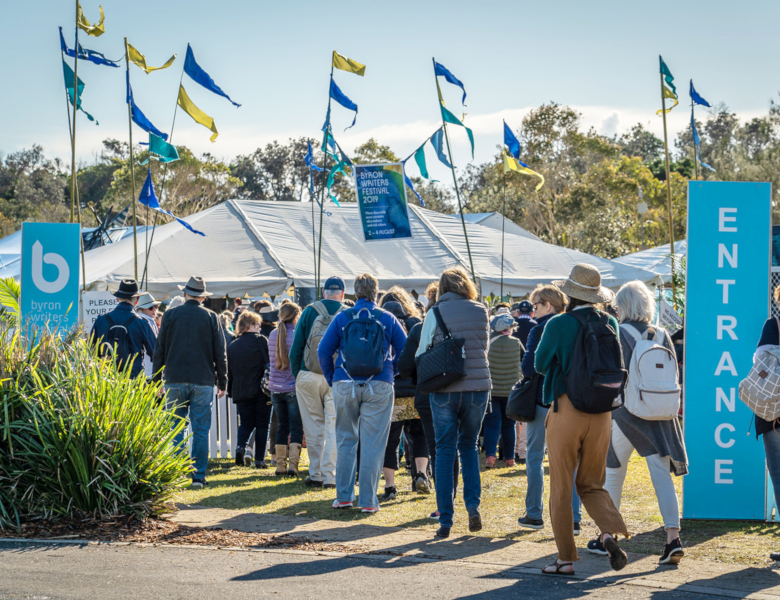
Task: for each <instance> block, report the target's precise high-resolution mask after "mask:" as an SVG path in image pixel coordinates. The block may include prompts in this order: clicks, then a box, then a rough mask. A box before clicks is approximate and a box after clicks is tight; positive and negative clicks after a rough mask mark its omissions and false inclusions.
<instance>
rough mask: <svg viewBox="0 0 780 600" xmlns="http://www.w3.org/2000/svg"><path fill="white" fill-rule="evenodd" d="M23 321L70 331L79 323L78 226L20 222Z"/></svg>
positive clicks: (34, 325) (35, 325) (28, 323)
mask: <svg viewBox="0 0 780 600" xmlns="http://www.w3.org/2000/svg"><path fill="white" fill-rule="evenodd" d="M21 283H22V298H21V309H22V322H23V323H24V324H25V325H26V326H33V327H41V326H46V327H49V328H51V329H63V330H69V329H71V328H73V327H74V326H75V325H77V324H78V297H79V225H77V224H71V223H24V224H23V225H22V282H21Z"/></svg>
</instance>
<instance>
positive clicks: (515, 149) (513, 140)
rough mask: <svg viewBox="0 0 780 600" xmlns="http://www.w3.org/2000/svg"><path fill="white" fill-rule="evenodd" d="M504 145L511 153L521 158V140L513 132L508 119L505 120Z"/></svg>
mask: <svg viewBox="0 0 780 600" xmlns="http://www.w3.org/2000/svg"><path fill="white" fill-rule="evenodd" d="M504 145H505V146H506V147H507V148H508V149H509V154H511V155H512V156H514V157H515V158H516V159H518V160H520V140H518V139H517V137H516V136H515V134H514V133H512V129H511V128H510V127H509V125H507V124H506V121H504Z"/></svg>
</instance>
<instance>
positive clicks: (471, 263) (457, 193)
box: [431, 58, 477, 284]
mask: <svg viewBox="0 0 780 600" xmlns="http://www.w3.org/2000/svg"><path fill="white" fill-rule="evenodd" d="M431 60H432V61H433V79H434V81H436V85H437V86H438V81H437V79H436V58H432V59H431ZM437 89H438V88H437ZM437 100H439V104H441V98H437ZM439 112H441V106H439ZM441 123H442V127H443V128H444V139H446V140H447V154H449V156H450V167H452V182H453V184H454V185H455V196H456V197H457V198H458V210H459V211H460V222H461V224H462V225H463V237H464V238H465V239H466V251H467V252H468V255H469V266H470V267H471V278H472V279H473V280H474V283H475V284H476V283H477V275H476V273H475V272H474V261H473V260H472V258H471V246H470V245H469V234H468V232H467V231H466V218H465V217H464V216H463V204H462V203H461V201H460V190H459V189H458V178H457V177H456V176H455V161H454V160H453V158H452V150H451V149H450V135H449V133H447V121H445V120H444V114H442V116H441Z"/></svg>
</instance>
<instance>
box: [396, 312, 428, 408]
mask: <svg viewBox="0 0 780 600" xmlns="http://www.w3.org/2000/svg"><path fill="white" fill-rule="evenodd" d="M401 323H402V324H403V326H404V329H405V330H406V333H407V339H408V337H409V336H408V333H409V331H410V330H412V329H414V327H415V326H416V325H419V326H420V327H422V321H420V319H419V318H417V317H406V318H405V319H402V320H401ZM417 340H418V344H419V335H418V336H417ZM404 350H406V344H404ZM412 358H414V356H412ZM393 391H394V394H395V397H396V398H411V397H413V396H414V397H416V395H417V383H416V382H415V381H414V380H413V379H412V376H411V375H409V374H406V373H401V369H400V367H399V369H398V373H397V374H396V376H395V381H394V382H393ZM415 403H416V402H415Z"/></svg>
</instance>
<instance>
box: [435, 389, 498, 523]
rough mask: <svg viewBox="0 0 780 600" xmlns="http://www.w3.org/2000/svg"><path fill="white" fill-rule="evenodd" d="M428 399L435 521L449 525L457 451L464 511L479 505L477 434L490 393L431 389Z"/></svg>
mask: <svg viewBox="0 0 780 600" xmlns="http://www.w3.org/2000/svg"><path fill="white" fill-rule="evenodd" d="M430 398H431V412H432V413H433V426H434V428H435V430H436V504H437V506H438V508H439V515H440V516H439V524H440V525H441V526H442V527H452V516H453V513H454V511H455V508H454V506H453V498H452V490H453V486H454V482H453V477H452V470H453V468H454V465H455V458H456V453H458V452H459V453H460V466H461V470H462V472H463V500H464V502H465V504H466V510H473V509H476V508H479V502H480V496H481V495H482V485H481V482H480V479H479V453H478V451H477V437H479V430H480V427H481V426H482V419H483V418H484V416H485V410H486V409H487V403H488V399H489V398H490V392H489V391H487V390H485V391H484V392H434V393H432V394H431V396H430Z"/></svg>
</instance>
